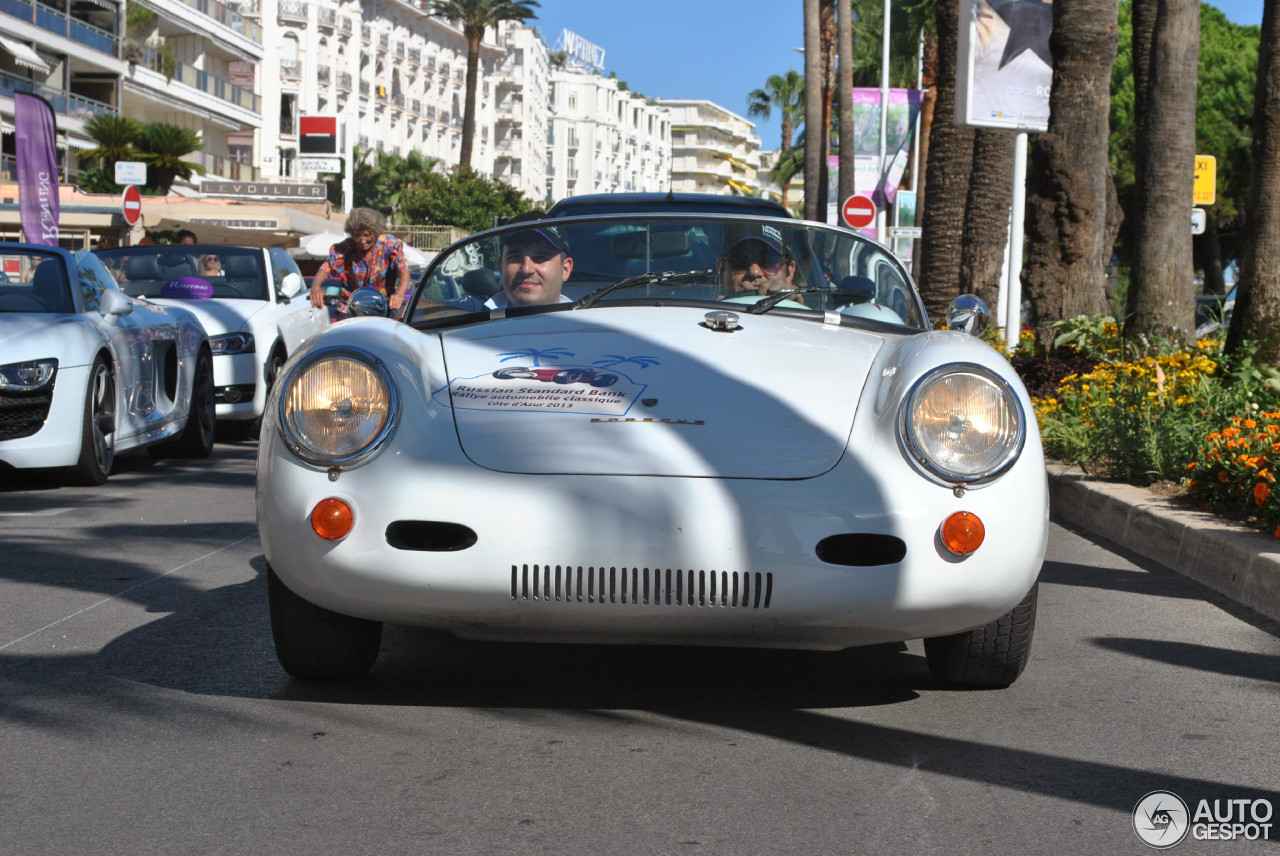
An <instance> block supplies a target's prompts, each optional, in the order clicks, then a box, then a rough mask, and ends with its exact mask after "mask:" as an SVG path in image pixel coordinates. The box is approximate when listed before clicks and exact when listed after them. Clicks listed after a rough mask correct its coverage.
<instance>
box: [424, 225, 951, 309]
mask: <svg viewBox="0 0 1280 856" xmlns="http://www.w3.org/2000/svg"><path fill="white" fill-rule="evenodd" d="M540 223H541V224H543V225H544V226H546V227H552V226H554V227H555V228H557V229H560V230H562V233H563V234H565V235H569V236H570V240H569V243H570V248H571V252H570V256H571V257H574V254H575V253H577V252H578V250H577V248H576V246H575V245H574V244H573V241H572V235H573V233H574V232H575V227H580V228H588V229H589V228H592V227H601V226H607V225H609V224H617V225H618V226H619V227H620V228H621V227H623V226H624V225H632V226H636V227H641V226H643V227H644V228H645V229H647V230H649V231H650V233H651V234H652V233H653V232H654V230H652V226H653V225H655V224H657V225H662V224H669V225H672V226H678V225H679V224H707V225H708V227H709V228H714V229H717V230H723V229H730V228H745V227H747V226H751V225H755V226H757V227H759V226H762V225H767V226H772V227H774V228H776V229H779V230H781V231H782V232H783V233H784V234H786V235H787V236H788V243H789V246H791V247H792V248H793V249H796V248H799V249H800V250H801V251H802V252H804V253H807V255H806V256H805V257H804V264H805V265H806V266H807V267H806V271H805V276H807V277H808V278H809V279H810V280H813V281H816V282H819V283H821V284H822V285H823V286H825V288H826V289H827V290H829V291H830V292H831V293H833V294H834V293H836V292H837V291H838V285H837V284H836V283H834V282H832V281H831V280H830V275H829V271H828V269H827V268H828V266H827V265H826V264H825V263H824V262H822V261H821V260H820V259H819V258H818V257H817V250H816V249H815V246H816V243H817V241H818V240H819V239H825V240H826V242H827V243H828V244H829V245H832V246H835V247H841V248H844V249H845V251H846V252H850V251H852V250H853V249H854V248H855V247H861V248H860V249H858V250H857V252H858V253H863V252H865V253H866V254H868V255H867V257H868V258H872V259H874V260H875V261H876V263H877V265H882V266H884V267H885V268H887V269H888V274H887V275H888V276H889V277H890V278H891V279H893V280H894V285H893V286H892V287H893V288H894V290H895V292H900V293H901V298H902V302H903V303H905V304H906V306H905V311H904V312H903V316H902V317H903V318H904V319H905V323H898V322H896V321H891V322H889V323H888V325H887V326H891V327H893V328H896V329H898V330H902V329H904V328H905V329H909V330H915V331H919V330H927V329H930V326H929V322H928V317H929V316H928V313H927V311H926V309H925V306H924V302H923V300H922V299H921V297H920V293H919V290H918V288H917V287H916V283H915V280H914V279H913V278H912V276H911V272H910V271H909V270H908V269H907V267H906V266H905V265H904V264H903V263H902V261H901V259H899V258H898V257H897V256H896V255H894V253H893V252H892V251H891V250H890V249H889V248H888V247H886V246H885V245H884V244H881V243H879V242H878V241H875V240H873V239H871V238H868V237H866V236H865V235H862V234H861V233H858V232H855V231H853V230H850V229H848V228H845V227H842V226H833V225H830V224H826V223H816V222H813V221H807V220H797V219H794V218H780V217H769V216H764V215H761V214H758V213H752V214H724V213H717V212H685V211H679V212H675V211H652V212H641V213H625V212H624V213H609V214H588V215H578V216H572V217H556V218H547V219H545V220H524V221H521V222H518V223H508V224H505V225H503V226H498V227H494V228H491V229H485V230H482V231H480V232H475V233H473V234H471V235H468V236H467V237H466V238H463V239H461V240H459V241H455V242H454V243H452V244H450V245H449V246H447V247H445V248H444V249H443V250H441V251H440V252H439V253H437V254H436V256H435V258H433V259H432V261H431V264H430V265H428V266H427V268H426V270H425V271H424V274H423V276H422V277H421V279H420V280H419V282H418V285H417V286H416V287H415V288H414V290H413V294H412V296H411V297H410V299H409V300H408V301H406V310H405V314H404V316H403V317H404V318H405V319H407V322H408V323H410V324H411V325H412V326H414V327H417V328H420V329H429V328H434V327H439V326H452V325H454V324H460V323H474V322H477V321H484V320H489V319H491V318H494V317H506V316H509V315H516V316H519V315H525V314H540V313H543V312H555V311H562V310H566V309H571V308H575V303H577V302H579V301H580V299H581V298H582V297H583V296H584V294H585V293H589V292H591V291H595V290H596V286H600V285H605V284H607V281H605V282H601V281H599V280H597V281H594V282H591V283H590V284H589V286H582V287H580V288H578V289H575V292H574V293H572V294H567V295H566V296H567V297H568V301H567V302H562V303H558V304H550V305H541V306H515V305H511V306H506V307H504V308H501V309H498V308H495V307H487V308H486V309H484V310H479V309H476V308H474V307H476V306H478V304H479V303H480V302H481V301H480V300H479V299H478V298H474V297H473V298H471V299H470V300H469V301H468V300H465V299H464V303H466V308H454V307H453V305H452V304H449V303H448V299H449V298H448V297H445V298H440V297H433V296H430V295H428V291H429V290H430V289H431V288H432V287H433V284H437V285H438V278H439V277H444V278H445V279H452V278H453V275H452V274H449V275H445V274H443V273H442V268H443V267H444V266H445V265H446V264H449V263H450V262H451V261H456V260H458V259H461V258H462V256H459V255H458V254H459V253H462V251H463V250H464V248H466V247H468V245H473V246H475V247H476V249H477V252H476V253H474V254H472V255H473V256H475V257H477V259H478V256H479V255H480V252H481V251H483V250H484V248H485V244H489V246H490V247H492V246H495V245H497V244H498V242H499V241H500V239H501V236H503V235H505V234H508V233H511V232H517V231H522V230H529V229H536V228H538V225H539V224H540ZM579 230H580V229H579ZM602 234H603V232H602ZM716 234H719V232H717V233H716ZM797 238H803V239H804V240H807V241H808V242H809V243H807V244H796V243H795V239H797ZM841 242H844V243H841ZM716 251H717V252H718V247H717V248H716ZM490 255H492V254H491V253H490ZM800 255H801V253H797V258H799V257H800ZM645 261H646V264H647V265H649V267H648V269H647V270H648V272H653V271H656V270H662V265H661V260H660V259H659V258H650V259H646V260H645ZM574 264H575V268H574V271H575V272H580V271H582V269H583V265H582V263H581V262H580V261H579V259H578V258H575V262H574ZM491 266H492V262H485V263H483V264H482V265H481V267H482V268H483V269H486V270H489V269H490V267H491ZM676 269H677V270H679V269H680V268H676ZM455 270H456V269H455ZM490 273H493V271H491V270H490ZM612 275H614V276H617V279H618V280H622V279H625V278H627V277H626V276H625V275H623V274H620V273H614V274H612ZM459 276H460V275H459ZM570 283H572V284H573V285H575V286H580V285H581V278H579V279H578V280H574V279H573V275H572V274H571V275H570V276H568V277H567V278H566V280H565V285H566V288H567V287H568V286H569V285H570ZM812 284H813V282H805V281H800V278H799V276H797V281H796V282H795V284H794V285H795V288H796V289H797V290H799V289H805V290H806V291H809V290H811V289H806V285H812ZM584 289H585V290H584ZM577 291H583V293H581V294H580V293H577ZM771 293H774V294H776V293H777V292H771ZM442 300H443V302H442ZM590 305H594V306H597V307H601V306H623V305H626V306H644V305H650V306H653V305H663V306H677V305H688V306H705V307H710V308H717V309H727V308H730V306H732V305H734V304H729V305H726V302H725V301H724V300H722V299H721V298H720V297H706V298H689V297H683V296H674V295H671V294H665V295H661V296H656V295H652V294H650V295H639V294H634V293H631V294H629V293H627V290H626V289H625V288H624V289H623V290H621V291H617V292H614V293H613V294H611V295H610V298H609V299H607V300H603V301H600V302H598V303H595V302H593V303H592V304H590ZM737 305H738V306H739V307H740V310H741V311H742V312H743V313H746V312H748V311H749V310H750V308H751V307H750V306H749V305H742V304H737ZM428 307H429V308H428ZM899 309H903V306H902V305H901V304H900V305H899ZM769 311H770V314H782V315H788V316H789V315H795V316H797V317H807V318H812V319H816V320H823V319H824V316H829V315H830V314H831V313H830V312H827V311H825V310H824V309H822V308H805V307H804V305H803V304H800V305H797V303H796V302H794V301H782V302H781V303H780V305H778V306H777V307H776V308H773V309H771V310H769ZM894 317H895V318H896V317H897V316H896V315H894ZM826 320H827V321H828V323H829V322H830V321H831V319H830V318H829V317H828V318H826ZM856 320H857V321H859V322H861V321H862V320H864V319H856ZM841 323H842V324H843V323H844V322H843V320H842V321H841ZM872 323H873V324H876V326H880V323H878V322H874V321H873V322H872Z"/></svg>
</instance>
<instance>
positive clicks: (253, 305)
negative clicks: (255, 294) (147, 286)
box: [146, 297, 270, 336]
mask: <svg viewBox="0 0 1280 856" xmlns="http://www.w3.org/2000/svg"><path fill="white" fill-rule="evenodd" d="M146 300H147V301H148V302H150V303H155V304H158V305H160V306H177V307H179V308H182V309H185V310H187V311H188V312H190V313H191V314H193V315H195V316H196V318H198V319H200V324H201V325H202V326H203V327H204V329H205V331H206V332H207V333H208V334H209V335H210V336H220V335H222V334H224V333H239V332H241V331H247V330H248V329H249V319H250V318H252V317H253V316H254V315H257V314H258V313H259V312H262V311H264V310H265V309H266V308H267V307H268V306H269V305H270V304H269V303H267V301H265V300H239V299H235V298H216V299H212V300H177V299H172V298H165V297H148V298H146Z"/></svg>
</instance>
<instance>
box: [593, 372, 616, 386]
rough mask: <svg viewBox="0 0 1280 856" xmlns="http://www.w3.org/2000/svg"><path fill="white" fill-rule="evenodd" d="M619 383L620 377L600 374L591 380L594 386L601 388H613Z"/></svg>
mask: <svg viewBox="0 0 1280 856" xmlns="http://www.w3.org/2000/svg"><path fill="white" fill-rule="evenodd" d="M617 382H618V376H617V375H616V374H598V375H596V376H595V377H593V378H592V379H591V385H592V386H598V387H601V388H603V387H606V386H613V385H614V384H615V383H617Z"/></svg>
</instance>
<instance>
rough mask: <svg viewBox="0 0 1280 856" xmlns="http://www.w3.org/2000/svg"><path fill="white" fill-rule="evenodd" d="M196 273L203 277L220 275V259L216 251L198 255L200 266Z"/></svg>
mask: <svg viewBox="0 0 1280 856" xmlns="http://www.w3.org/2000/svg"><path fill="white" fill-rule="evenodd" d="M197 275H198V276H202V277H204V278H205V279H208V278H209V277H211V276H222V259H220V258H218V255H217V253H205V254H204V255H203V256H201V257H200V268H199V271H198V273H197Z"/></svg>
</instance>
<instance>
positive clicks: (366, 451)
mask: <svg viewBox="0 0 1280 856" xmlns="http://www.w3.org/2000/svg"><path fill="white" fill-rule="evenodd" d="M343 357H345V358H347V359H352V360H355V361H356V362H359V363H362V364H363V365H365V366H366V367H367V368H369V369H370V370H371V371H372V372H373V373H374V374H375V375H377V376H378V379H379V380H380V381H381V382H382V385H383V387H384V388H385V389H386V391H387V418H386V419H385V420H384V421H383V423H382V427H381V428H379V429H378V430H377V431H376V432H374V434H373V436H372V437H371V438H370V439H369V441H368V442H367V443H365V445H364V446H362V447H361V448H359V449H357V450H356V451H354V452H351V453H350V454H347V455H339V456H334V455H324V454H320V453H318V452H316V451H315V450H314V449H312V448H311V447H310V446H308V445H306V444H305V443H303V442H301V441H300V440H298V438H296V437H295V436H294V435H293V434H292V432H291V431H290V428H289V420H288V417H287V414H286V413H285V406H286V404H287V402H288V398H289V395H288V393H289V390H291V389H292V388H293V384H294V382H295V381H296V380H297V379H298V377H299V376H300V375H302V374H303V373H305V372H306V371H307V370H308V369H310V368H312V367H313V366H315V365H316V364H317V363H320V362H324V361H326V360H331V359H335V358H343ZM276 389H277V390H278V391H279V392H278V393H277V398H276V402H275V413H276V433H277V434H279V435H280V440H281V442H283V443H284V444H285V446H286V447H287V448H288V449H289V451H290V452H291V453H292V454H293V456H294V457H295V458H297V459H298V460H300V461H303V462H305V463H308V464H311V465H313V466H316V467H322V468H324V469H333V468H335V467H336V468H340V469H350V468H352V467H356V466H359V465H360V464H362V463H365V462H366V461H367V460H368V459H370V458H371V457H373V456H374V455H376V454H377V453H378V452H379V451H381V449H382V448H383V447H384V446H385V445H386V442H387V439H388V438H389V437H390V436H391V434H392V433H393V432H394V431H395V429H396V425H397V423H398V422H399V418H400V389H399V387H398V386H397V385H396V382H395V380H394V379H393V378H392V376H391V371H390V370H389V369H388V368H387V364H386V363H385V362H383V361H382V359H380V358H379V357H378V356H377V355H375V354H373V353H371V352H369V351H366V350H364V349H363V348H355V347H350V346H341V347H334V348H324V349H322V350H317V351H313V352H312V353H310V354H308V355H307V356H306V357H305V358H304V359H302V360H301V361H300V362H299V363H298V364H297V365H295V366H293V367H292V368H290V369H289V371H288V372H287V373H286V374H285V376H284V378H283V381H282V382H280V383H277V384H276Z"/></svg>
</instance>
